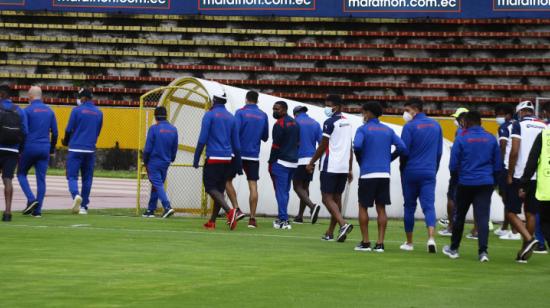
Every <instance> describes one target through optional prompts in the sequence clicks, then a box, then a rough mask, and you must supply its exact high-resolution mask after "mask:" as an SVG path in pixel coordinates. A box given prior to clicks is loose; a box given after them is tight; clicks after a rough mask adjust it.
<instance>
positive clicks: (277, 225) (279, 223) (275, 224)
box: [273, 219, 283, 229]
mask: <svg viewBox="0 0 550 308" xmlns="http://www.w3.org/2000/svg"><path fill="white" fill-rule="evenodd" d="M282 224H283V222H282V221H281V220H279V219H275V220H274V221H273V228H274V229H281V226H282Z"/></svg>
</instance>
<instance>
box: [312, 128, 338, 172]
mask: <svg viewBox="0 0 550 308" xmlns="http://www.w3.org/2000/svg"><path fill="white" fill-rule="evenodd" d="M333 132H334V123H333V122H332V121H331V119H328V120H326V121H325V123H324V125H323V139H321V143H319V146H318V147H317V150H316V151H315V154H313V157H312V158H311V160H310V161H309V164H308V165H307V166H306V169H307V171H308V172H310V173H312V172H313V169H314V168H315V163H316V162H317V161H318V160H319V158H321V156H323V153H325V151H326V150H327V148H328V146H329V144H328V143H329V139H330V136H331V135H332V133H333Z"/></svg>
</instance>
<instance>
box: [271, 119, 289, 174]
mask: <svg viewBox="0 0 550 308" xmlns="http://www.w3.org/2000/svg"><path fill="white" fill-rule="evenodd" d="M283 125H284V123H283ZM271 134H272V135H273V143H272V145H271V154H270V155H269V163H270V164H271V163H274V162H276V161H277V159H279V152H280V147H281V143H282V142H284V136H285V132H284V128H283V127H281V125H279V124H277V123H275V125H273V132H272V133H271Z"/></svg>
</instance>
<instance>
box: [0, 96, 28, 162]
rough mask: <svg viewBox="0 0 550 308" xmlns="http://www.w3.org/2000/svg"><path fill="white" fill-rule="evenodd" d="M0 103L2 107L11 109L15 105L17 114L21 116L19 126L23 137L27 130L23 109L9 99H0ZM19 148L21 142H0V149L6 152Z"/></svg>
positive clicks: (16, 151) (15, 150)
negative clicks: (12, 143)
mask: <svg viewBox="0 0 550 308" xmlns="http://www.w3.org/2000/svg"><path fill="white" fill-rule="evenodd" d="M0 104H1V105H2V107H3V108H4V109H8V110H9V109H12V108H13V106H15V109H16V110H17V113H19V116H20V117H21V128H22V129H23V134H24V135H25V137H26V136H27V134H28V132H29V128H28V127H29V126H28V121H27V114H26V113H25V112H24V111H23V109H21V108H19V106H17V105H15V104H14V103H13V102H12V101H11V100H9V99H4V100H2V101H0ZM20 148H21V144H15V145H6V144H0V151H8V152H14V153H19V149H20Z"/></svg>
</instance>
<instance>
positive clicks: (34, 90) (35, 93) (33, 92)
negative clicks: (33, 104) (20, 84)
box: [27, 86, 42, 101]
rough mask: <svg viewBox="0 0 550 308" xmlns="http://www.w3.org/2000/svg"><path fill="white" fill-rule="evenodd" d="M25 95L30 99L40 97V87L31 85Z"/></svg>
mask: <svg viewBox="0 0 550 308" xmlns="http://www.w3.org/2000/svg"><path fill="white" fill-rule="evenodd" d="M27 95H28V96H29V100H30V101H33V100H36V99H42V89H41V88H40V87H39V86H32V87H30V88H29V92H28V93H27Z"/></svg>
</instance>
